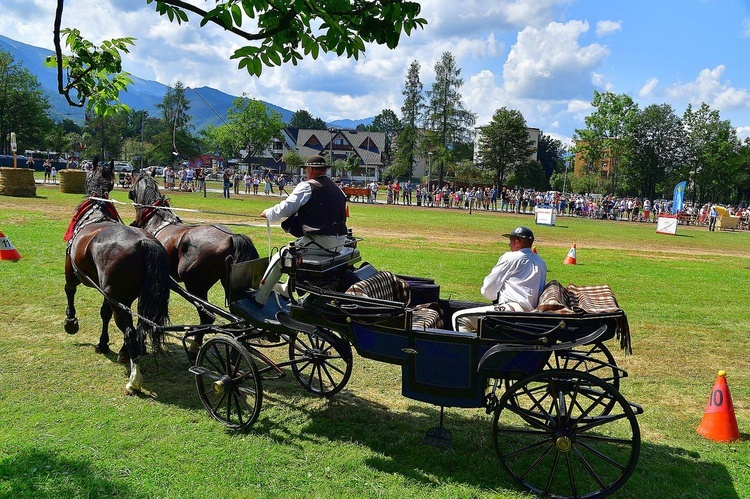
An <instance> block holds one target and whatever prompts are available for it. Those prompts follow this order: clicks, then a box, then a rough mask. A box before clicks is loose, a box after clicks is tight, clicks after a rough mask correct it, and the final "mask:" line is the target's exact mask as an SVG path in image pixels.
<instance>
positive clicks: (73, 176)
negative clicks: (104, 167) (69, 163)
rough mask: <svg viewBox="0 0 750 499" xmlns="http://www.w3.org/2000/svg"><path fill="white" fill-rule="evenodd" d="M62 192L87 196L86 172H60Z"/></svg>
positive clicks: (66, 170)
mask: <svg viewBox="0 0 750 499" xmlns="http://www.w3.org/2000/svg"><path fill="white" fill-rule="evenodd" d="M57 175H58V176H59V177H60V192H66V193H68V194H86V172H85V171H84V170H68V169H65V170H60V171H59V172H57Z"/></svg>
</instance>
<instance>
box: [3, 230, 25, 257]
mask: <svg viewBox="0 0 750 499" xmlns="http://www.w3.org/2000/svg"><path fill="white" fill-rule="evenodd" d="M20 259H21V254H20V253H19V252H18V250H17V249H16V248H14V247H13V245H12V244H11V242H10V241H9V240H8V238H7V237H5V234H3V233H2V232H0V260H8V261H10V262H17V261H18V260H20Z"/></svg>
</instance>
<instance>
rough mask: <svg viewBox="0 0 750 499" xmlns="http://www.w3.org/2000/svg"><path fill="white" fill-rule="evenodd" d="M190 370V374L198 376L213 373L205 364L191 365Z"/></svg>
mask: <svg viewBox="0 0 750 499" xmlns="http://www.w3.org/2000/svg"><path fill="white" fill-rule="evenodd" d="M188 371H190V374H195V375H196V376H200V375H203V374H210V373H211V370H210V369H208V368H206V367H203V366H190V368H189V369H188Z"/></svg>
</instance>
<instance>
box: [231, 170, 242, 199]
mask: <svg viewBox="0 0 750 499" xmlns="http://www.w3.org/2000/svg"><path fill="white" fill-rule="evenodd" d="M232 183H233V184H234V193H235V194H239V193H240V184H241V183H242V173H240V171H239V170H237V171H235V172H234V178H233V179H232Z"/></svg>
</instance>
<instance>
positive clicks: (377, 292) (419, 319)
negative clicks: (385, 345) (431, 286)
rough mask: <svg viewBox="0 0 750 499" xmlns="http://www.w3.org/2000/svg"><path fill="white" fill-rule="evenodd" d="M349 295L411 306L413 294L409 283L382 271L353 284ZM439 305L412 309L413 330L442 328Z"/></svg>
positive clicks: (347, 291) (426, 305) (431, 304)
mask: <svg viewBox="0 0 750 499" xmlns="http://www.w3.org/2000/svg"><path fill="white" fill-rule="evenodd" d="M345 293H346V294H348V295H354V296H362V297H367V298H375V299H379V300H388V301H395V302H400V303H403V304H405V305H409V301H410V299H411V292H410V291H409V283H408V282H406V281H405V280H403V279H401V278H399V277H396V276H395V275H394V274H393V273H392V272H389V271H387V270H381V271H378V272H376V273H375V274H373V275H372V276H370V277H368V278H367V279H364V280H362V281H359V282H356V283H354V284H352V285H351V286H350V287H349V289H347V290H346V292H345ZM440 311H441V309H440V306H439V305H438V304H437V303H430V304H420V305H417V306H415V307H414V308H413V309H412V328H413V329H428V328H442V327H443V318H442V317H441V312H440Z"/></svg>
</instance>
